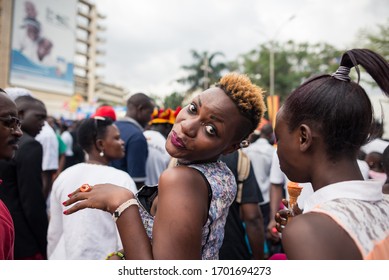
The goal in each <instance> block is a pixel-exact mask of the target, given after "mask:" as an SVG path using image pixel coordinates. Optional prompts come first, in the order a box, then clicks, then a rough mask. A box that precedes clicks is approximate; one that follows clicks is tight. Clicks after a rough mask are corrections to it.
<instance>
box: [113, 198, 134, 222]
mask: <svg viewBox="0 0 389 280" xmlns="http://www.w3.org/2000/svg"><path fill="white" fill-rule="evenodd" d="M131 205H136V206H139V204H138V201H137V200H136V199H135V198H131V199H130V200H127V201H126V202H124V203H123V204H122V205H120V206H119V207H118V209H116V211H115V212H113V213H112V218H113V220H114V221H115V222H116V220H117V219H118V218H119V217H120V215H121V214H122V213H123V212H124V210H126V209H127V208H128V207H130V206H131Z"/></svg>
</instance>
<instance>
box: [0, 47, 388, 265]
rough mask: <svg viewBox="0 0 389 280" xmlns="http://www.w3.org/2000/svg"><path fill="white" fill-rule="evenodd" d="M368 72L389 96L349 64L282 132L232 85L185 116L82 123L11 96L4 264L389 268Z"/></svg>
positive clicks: (2, 206) (0, 193)
mask: <svg viewBox="0 0 389 280" xmlns="http://www.w3.org/2000/svg"><path fill="white" fill-rule="evenodd" d="M359 65H360V66H362V67H363V68H364V69H365V70H366V71H367V73H368V74H370V76H371V77H372V78H373V79H374V80H375V81H376V83H377V85H378V86H379V87H380V88H381V89H382V91H383V92H384V93H385V94H386V95H389V78H388V77H389V66H388V62H387V61H385V59H384V58H382V57H381V56H380V55H378V54H377V53H375V52H372V51H370V50H366V49H353V50H349V51H347V52H345V53H344V54H343V57H342V59H341V61H340V67H339V69H338V71H337V72H336V73H334V74H332V75H321V76H315V77H313V78H310V79H308V80H307V81H305V82H304V83H303V84H302V85H300V86H299V87H298V88H297V89H295V90H294V91H293V92H292V93H290V95H289V96H288V97H287V99H286V100H285V102H284V103H283V105H282V107H281V109H280V110H279V112H278V114H277V119H276V124H275V127H273V126H272V124H271V123H270V122H269V123H264V122H261V120H263V116H264V113H265V111H266V106H265V103H264V92H263V90H262V89H261V88H260V87H258V86H257V85H255V84H253V83H252V82H251V81H250V79H249V78H248V77H247V76H246V75H244V74H238V73H229V74H226V75H224V76H223V77H222V78H221V79H220V81H219V82H218V83H217V84H215V85H214V86H212V87H210V88H208V89H206V90H204V91H203V92H202V93H200V94H199V95H197V96H195V97H193V99H192V100H191V101H190V103H189V104H187V105H185V107H183V108H182V109H181V107H177V108H175V109H173V108H165V109H159V108H156V105H155V102H154V100H153V99H152V98H150V97H149V96H148V95H146V94H144V93H136V94H134V95H132V96H131V97H130V98H129V99H128V100H127V111H126V115H125V116H124V117H123V118H117V116H116V113H115V111H114V110H113V108H112V107H111V106H109V105H107V104H102V106H100V107H99V108H97V110H96V112H95V113H94V114H93V115H91V116H90V117H88V118H86V119H83V120H80V121H73V122H70V121H65V120H57V119H55V118H54V117H52V116H48V115H47V110H46V107H45V104H44V103H43V102H42V101H41V100H39V99H37V98H35V97H34V96H33V93H31V92H29V91H28V90H22V89H18V90H16V89H14V88H8V89H5V90H1V93H0V179H1V181H0V184H1V185H0V199H1V200H0V259H28V260H30V259H31V260H32V259H36V260H44V259H49V260H52V259H61V260H64V259H89V260H98V259H204V260H208V259H230V260H234V259H246V260H250V259H251V260H260V259H270V260H272V259H279V258H282V259H389V235H388V232H389V220H388V215H389V196H388V194H389V176H388V173H389V141H387V140H384V139H383V138H382V137H383V130H382V120H381V122H380V120H378V121H377V120H376V119H375V118H374V114H373V111H372V106H371V103H370V101H369V98H368V96H367V93H366V92H365V90H364V89H363V88H362V87H361V86H360V85H359V83H358V82H354V81H352V80H351V78H350V76H349V71H350V69H351V68H355V70H356V71H357V75H358V81H359V77H360V72H359V68H358V67H359ZM291 181H292V182H298V183H299V185H300V186H302V187H303V191H302V194H301V195H300V196H299V198H298V203H297V205H295V206H294V207H292V208H291V207H289V205H288V198H289V197H288V192H287V191H286V186H287V184H288V182H291ZM291 216H294V217H293V219H291V218H290V217H291Z"/></svg>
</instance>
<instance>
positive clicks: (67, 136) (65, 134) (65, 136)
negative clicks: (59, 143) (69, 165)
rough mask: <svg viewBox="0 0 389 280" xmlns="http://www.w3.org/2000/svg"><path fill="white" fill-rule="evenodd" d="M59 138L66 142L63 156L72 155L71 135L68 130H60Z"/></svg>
mask: <svg viewBox="0 0 389 280" xmlns="http://www.w3.org/2000/svg"><path fill="white" fill-rule="evenodd" d="M61 138H62V140H63V142H64V143H65V144H66V151H65V156H67V157H71V156H73V136H72V135H71V134H70V132H69V131H67V130H65V131H64V132H62V134H61Z"/></svg>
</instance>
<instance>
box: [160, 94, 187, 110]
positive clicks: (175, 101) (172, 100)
mask: <svg viewBox="0 0 389 280" xmlns="http://www.w3.org/2000/svg"><path fill="white" fill-rule="evenodd" d="M183 100H184V95H183V94H181V93H178V92H173V93H172V94H170V95H168V96H166V97H165V99H164V101H163V105H164V107H165V108H172V109H175V108H177V107H178V106H182V101H183Z"/></svg>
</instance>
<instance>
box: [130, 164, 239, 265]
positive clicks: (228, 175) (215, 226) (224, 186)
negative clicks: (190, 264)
mask: <svg viewBox="0 0 389 280" xmlns="http://www.w3.org/2000/svg"><path fill="white" fill-rule="evenodd" d="M187 166H188V167H191V168H194V169H196V170H198V171H199V172H201V173H202V174H203V176H204V177H205V178H206V180H207V181H208V183H209V188H210V190H209V194H210V197H211V198H210V206H209V211H208V219H207V222H206V223H205V225H204V226H203V230H202V241H201V245H202V256H201V258H202V259H203V260H217V259H219V249H220V247H221V245H222V243H223V238H224V225H225V223H226V219H227V215H228V209H229V207H230V205H231V204H232V202H233V201H234V199H235V195H236V188H237V187H236V181H235V177H234V175H233V174H232V172H231V171H230V169H229V168H228V167H227V165H226V164H225V163H224V162H220V161H218V162H211V163H204V164H191V165H187ZM157 193H158V186H144V187H143V188H142V189H141V190H139V192H138V193H137V195H136V197H137V199H138V201H139V204H140V206H141V207H139V213H140V215H141V218H142V221H143V225H144V227H145V229H146V232H147V235H148V237H149V238H150V240H151V241H152V230H153V224H154V217H153V216H151V215H150V213H149V212H150V206H151V202H152V200H151V199H154V197H155V196H156V195H157ZM148 202H149V206H145V205H148Z"/></svg>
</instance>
